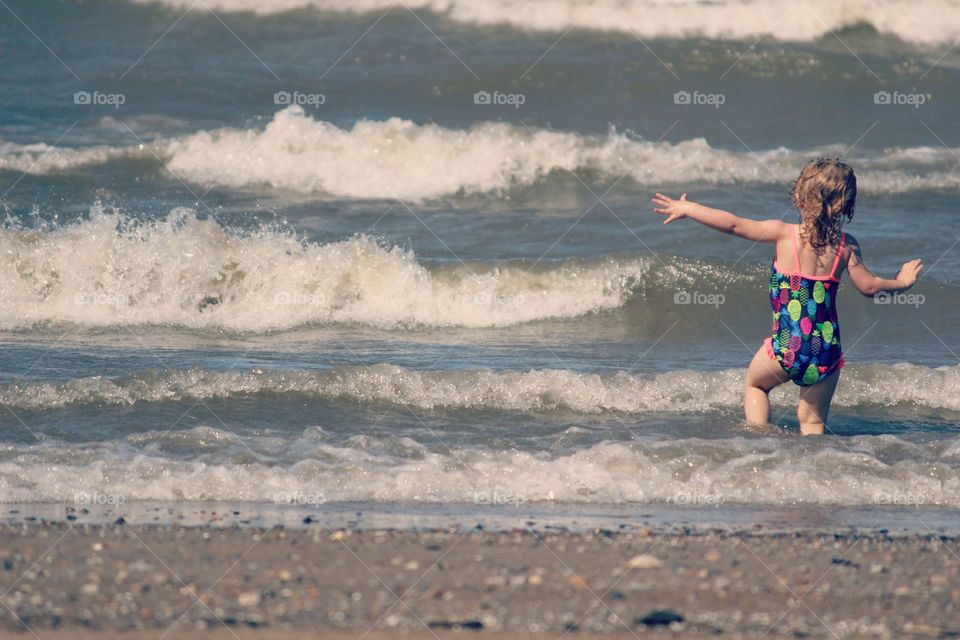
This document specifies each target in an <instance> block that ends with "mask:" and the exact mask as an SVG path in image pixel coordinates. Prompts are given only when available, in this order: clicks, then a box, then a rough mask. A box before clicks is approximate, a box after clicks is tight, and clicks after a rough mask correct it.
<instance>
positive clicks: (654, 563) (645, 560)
mask: <svg viewBox="0 0 960 640" xmlns="http://www.w3.org/2000/svg"><path fill="white" fill-rule="evenodd" d="M662 566H663V562H662V561H661V560H660V558H657V557H656V556H651V555H648V554H642V555H639V556H633V557H632V558H630V561H629V562H627V567H629V568H630V569H656V568H658V567H662Z"/></svg>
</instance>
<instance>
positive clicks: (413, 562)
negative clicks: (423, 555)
mask: <svg viewBox="0 0 960 640" xmlns="http://www.w3.org/2000/svg"><path fill="white" fill-rule="evenodd" d="M403 568H404V569H406V570H407V571H416V570H417V569H419V568H420V563H419V562H417V561H416V560H411V561H410V562H408V563H406V564H405V565H403Z"/></svg>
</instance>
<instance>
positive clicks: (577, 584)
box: [569, 574, 590, 590]
mask: <svg viewBox="0 0 960 640" xmlns="http://www.w3.org/2000/svg"><path fill="white" fill-rule="evenodd" d="M569 582H570V585H571V586H572V587H573V588H575V589H580V590H584V589H589V588H590V587H589V586H588V585H587V581H586V580H584V579H583V576H579V575H577V574H573V575H572V576H570V579H569Z"/></svg>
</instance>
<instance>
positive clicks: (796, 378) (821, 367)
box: [653, 158, 923, 435]
mask: <svg viewBox="0 0 960 640" xmlns="http://www.w3.org/2000/svg"><path fill="white" fill-rule="evenodd" d="M792 198H793V205H794V207H796V208H797V210H798V211H799V212H800V224H799V225H795V224H788V223H786V222H781V221H780V220H749V219H746V218H740V217H738V216H735V215H734V214H732V213H730V212H728V211H721V210H719V209H711V208H709V207H705V206H703V205H702V204H697V203H695V202H693V201H691V200H687V194H683V195H682V196H680V199H679V200H672V199H671V198H668V197H667V196H664V195H661V194H659V193H658V194H657V195H656V196H655V197H654V198H653V203H654V204H655V205H656V207H655V208H654V211H656V212H657V213H660V214H663V215H666V216H667V219H666V220H665V221H664V224H670V223H671V222H673V221H675V220H680V219H681V218H691V219H693V220H696V221H697V222H699V223H700V224H704V225H706V226H708V227H710V228H711V229H716V230H717V231H722V232H724V233H732V234H734V235H736V236H739V237H741V238H745V239H747V240H752V241H754V242H772V243H774V244H775V245H776V256H775V259H774V261H773V264H772V265H771V267H770V305H771V307H772V308H773V329H772V334H771V336H770V337H769V338H767V339H766V340H764V343H763V345H761V347H760V348H759V349H758V350H757V353H756V355H754V356H753V360H752V361H751V362H750V367H749V368H748V369H747V377H746V381H745V384H744V400H743V404H744V409H743V410H744V414H745V416H746V419H747V422H749V423H753V424H767V423H769V422H770V401H769V398H768V394H769V393H770V391H771V390H772V389H773V388H774V387H776V386H778V385H781V384H783V383H784V382H786V381H787V380H793V382H794V383H796V384H797V385H799V386H800V403H799V405H798V406H797V419H798V420H799V421H800V432H801V433H802V434H804V435H812V434H822V433H823V429H824V424H825V423H826V420H827V413H828V412H829V411H830V401H831V400H832V399H833V392H834V390H835V389H836V388H837V381H838V380H839V379H840V369H841V368H842V367H843V351H842V350H841V348H840V325H839V323H838V320H837V290H838V289H839V287H840V274H841V273H843V270H844V269H846V270H847V272H848V273H849V274H850V280H851V281H852V282H853V285H854V286H855V287H856V288H857V290H858V291H859V292H860V293H862V294H863V295H865V296H870V297H872V296H875V295H876V294H878V293H881V292H900V291H905V290H907V289H909V288H910V287H912V286H913V284H914V283H915V282H916V281H917V275H918V274H919V273H920V270H921V269H922V268H923V264H922V263H921V260H920V259H919V258H918V259H916V260H911V261H910V262H907V263H905V264H904V265H903V267H901V268H900V271H899V273H898V274H897V277H896V278H894V279H893V280H889V279H886V278H880V277H878V276H876V275H874V274H873V272H871V271H870V269H868V268H867V266H866V265H865V264H864V263H863V256H862V254H861V251H860V244H859V243H858V242H857V240H856V238H854V237H853V236H852V235H850V234H848V233H844V232H843V225H844V223H846V222H849V221H850V220H852V219H853V208H854V205H855V204H856V199H857V179H856V176H854V174H853V169H851V168H850V167H849V166H848V165H847V164H845V163H843V162H841V161H840V160H838V159H836V158H820V159H818V160H813V161H811V162H808V163H807V164H806V165H805V166H804V167H803V171H801V172H800V177H799V178H797V181H796V183H794V187H793V192H792Z"/></svg>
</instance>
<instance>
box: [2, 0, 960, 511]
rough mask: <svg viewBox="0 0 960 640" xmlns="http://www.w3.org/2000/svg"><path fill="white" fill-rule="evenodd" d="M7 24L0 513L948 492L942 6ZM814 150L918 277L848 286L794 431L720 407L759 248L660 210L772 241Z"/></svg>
mask: <svg viewBox="0 0 960 640" xmlns="http://www.w3.org/2000/svg"><path fill="white" fill-rule="evenodd" d="M0 16H3V17H2V19H0V50H2V51H3V60H4V64H3V65H0V89H2V95H3V96H4V98H3V100H0V194H2V196H0V205H2V207H3V223H2V226H0V502H2V503H8V505H10V506H8V508H7V510H9V509H12V508H13V506H12V505H13V504H14V503H18V504H21V503H29V504H33V505H34V506H36V505H40V504H60V503H67V504H70V505H76V504H85V505H90V506H96V507H103V506H104V505H117V504H127V505H134V504H140V503H165V502H172V501H178V502H180V503H181V504H207V503H228V504H238V503H256V504H259V505H261V507H260V508H263V509H266V510H267V511H270V512H272V513H275V512H276V507H277V505H280V507H281V511H282V506H283V505H290V506H292V507H298V508H303V507H309V506H311V505H324V506H325V508H330V509H335V508H336V506H337V505H349V508H350V509H361V510H362V509H363V506H364V505H368V506H371V507H376V508H379V509H381V510H382V509H383V505H387V504H390V505H401V507H395V506H394V507H391V509H399V510H398V511H392V512H391V513H394V514H396V513H399V512H402V511H403V507H402V505H416V509H424V508H430V507H431V506H438V505H448V506H449V505H459V506H457V507H456V508H457V509H458V510H459V511H458V512H459V513H463V512H464V510H466V511H470V509H471V508H473V507H477V508H480V507H482V508H484V509H489V508H491V507H503V508H504V509H511V508H516V507H517V506H518V505H525V506H526V508H530V509H537V510H540V512H541V513H542V512H543V510H544V509H548V508H551V507H555V508H556V509H558V510H559V513H562V514H566V515H565V517H574V516H576V514H581V515H584V517H586V515H587V514H590V513H597V512H602V513H610V512H611V511H610V510H611V509H612V510H613V512H615V513H617V514H619V516H618V517H628V516H629V514H630V513H634V512H636V513H640V512H641V511H642V510H643V509H645V508H646V509H650V508H654V507H658V508H660V507H664V506H670V505H673V506H676V507H682V508H698V507H703V508H707V507H709V508H719V509H720V511H719V512H718V513H721V514H722V513H723V509H724V508H726V509H728V510H729V513H730V514H734V513H735V512H736V511H737V510H742V509H765V508H767V507H768V506H772V507H777V508H779V507H783V508H788V507H789V508H793V507H794V506H801V507H802V506H810V507H817V508H820V507H819V506H820V505H823V506H829V507H830V508H831V509H835V508H836V507H838V506H839V507H843V506H847V507H850V508H851V510H855V511H856V513H857V514H859V515H858V516H857V517H858V518H861V519H865V520H869V519H870V517H869V514H870V513H871V511H870V509H876V510H877V513H882V514H886V516H881V519H882V518H883V517H887V518H891V517H893V516H891V515H890V514H891V513H896V512H898V510H906V509H917V508H922V509H926V510H928V511H929V510H940V511H939V512H938V513H940V514H941V515H939V516H936V517H934V516H928V518H929V519H930V521H931V522H933V521H934V520H935V521H936V522H938V523H942V522H943V521H944V520H943V515H942V514H943V513H949V512H951V510H953V509H958V508H960V357H958V353H960V335H958V333H957V326H958V321H960V302H958V293H960V284H958V281H957V279H958V276H960V250H957V248H956V247H957V244H958V241H960V231H958V229H960V228H958V225H957V213H958V212H957V196H958V192H960V171H958V164H960V124H958V123H957V119H956V117H955V116H956V99H957V89H956V88H957V86H960V50H958V49H956V48H954V47H953V45H954V44H955V42H956V40H957V39H958V38H960V3H957V2H955V1H950V0H922V1H919V2H917V1H914V2H902V1H900V0H883V1H872V2H865V1H859V0H849V1H842V2H838V1H836V0H832V1H830V2H827V1H820V0H817V1H811V2H788V1H786V0H782V1H781V0H774V1H770V2H749V1H742V0H741V1H734V0H724V1H721V2H709V3H708V2H700V1H694V0H678V1H676V2H666V1H662V0H606V1H597V2H586V1H579V0H521V1H519V2H505V1H504V0H489V1H481V0H471V1H467V0H407V1H406V2H399V3H395V2H392V1H387V0H362V1H352V2H348V1H346V0H257V1H254V0H199V2H193V0H189V1H188V0H157V1H140V0H105V1H102V2H96V3H90V2H79V1H74V0H63V1H61V2H56V3H42V2H30V1H28V0H7V3H6V5H5V6H4V7H2V8H0ZM821 154H843V155H844V156H845V157H846V158H847V159H848V161H849V162H850V163H851V164H852V165H853V166H854V168H855V169H856V171H857V174H858V178H859V183H860V196H859V199H858V207H857V213H856V217H855V219H854V221H853V223H852V224H851V226H850V227H849V229H848V230H849V231H850V232H851V233H853V234H855V235H856V236H857V238H858V239H859V240H860V242H861V244H862V245H863V248H864V259H865V261H866V262H867V264H868V265H870V266H871V267H872V268H873V269H874V270H875V271H877V272H878V273H881V274H885V275H888V276H892V275H893V274H894V273H895V272H896V270H897V268H898V267H899V265H900V264H901V263H903V262H905V261H906V260H908V259H912V258H915V257H922V258H924V260H925V263H926V265H927V266H926V269H925V271H924V275H923V278H922V280H921V281H920V283H919V284H918V286H917V287H916V288H914V289H913V290H911V291H910V295H907V296H901V297H898V298H894V299H887V300H884V301H883V302H884V303H883V304H878V303H877V302H876V301H874V300H871V299H867V298H863V297H861V296H859V294H857V293H856V292H855V291H854V290H853V288H852V285H851V283H850V282H849V281H848V280H847V279H846V278H845V282H844V284H843V285H842V288H841V292H842V293H841V296H840V300H839V307H840V317H841V323H842V326H843V337H844V342H843V345H844V348H845V350H846V353H847V363H848V364H847V367H846V368H845V369H844V372H843V374H842V378H841V382H840V386H839V389H838V391H837V395H836V399H835V402H834V408H833V412H832V413H831V420H830V425H829V426H830V434H829V435H827V436H825V437H822V438H816V439H801V438H799V437H797V435H796V432H797V428H796V427H797V425H796V418H795V402H796V395H797V390H796V388H795V387H793V386H792V385H791V386H789V387H782V388H780V389H778V390H777V391H776V392H775V393H774V394H773V396H772V401H773V418H774V422H775V424H776V425H777V426H776V427H775V428H774V427H772V428H769V429H751V428H748V427H746V426H744V425H743V424H742V423H741V418H740V416H741V385H742V380H743V372H744V369H745V366H746V364H747V362H748V361H749V359H750V357H751V356H752V353H753V351H754V350H755V349H756V348H757V347H758V346H759V345H760V343H761V341H762V340H763V338H764V337H765V335H766V332H767V331H768V329H769V309H768V306H767V300H766V297H767V296H766V286H767V284H766V283H767V281H768V277H769V262H770V260H771V258H772V254H771V247H770V246H767V245H755V246H751V244H750V243H747V242H744V241H742V240H737V239H734V238H730V237H726V236H722V235H720V234H717V233H715V232H711V231H709V230H707V229H705V228H702V227H699V226H695V225H694V224H693V223H686V222H681V223H678V224H674V225H670V226H669V227H664V226H662V225H661V224H660V223H661V219H658V217H657V216H656V215H654V214H653V213H651V210H650V204H649V200H650V196H651V195H652V193H654V192H655V191H658V190H659V191H663V192H666V193H670V194H677V193H680V192H688V193H689V194H690V197H691V198H694V199H697V200H700V201H704V202H706V203H709V204H711V205H713V206H717V207H722V208H728V209H731V210H733V211H735V212H738V213H741V214H743V215H747V216H750V217H776V218H783V219H785V220H793V219H795V213H794V212H792V211H791V210H790V206H789V198H788V192H789V187H790V181H791V180H792V179H793V178H794V177H795V175H796V174H797V173H798V172H799V169H800V167H801V166H802V164H803V163H804V162H805V161H806V160H808V159H811V158H814V157H816V156H818V155H821ZM345 508H346V507H345ZM411 509H413V507H412V506H411ZM16 510H17V511H18V512H19V509H16ZM271 510H273V511H271ZM414 510H415V509H414ZM598 510H599V511H598ZM604 510H606V511H604ZM891 510H893V511H891ZM865 513H866V514H867V515H863V514H865ZM904 513H905V512H904ZM730 517H731V518H733V517H734V516H733V515H731V516H730ZM720 519H721V520H722V519H723V517H722V516H720ZM865 520H864V521H865ZM901 520H903V518H901Z"/></svg>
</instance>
